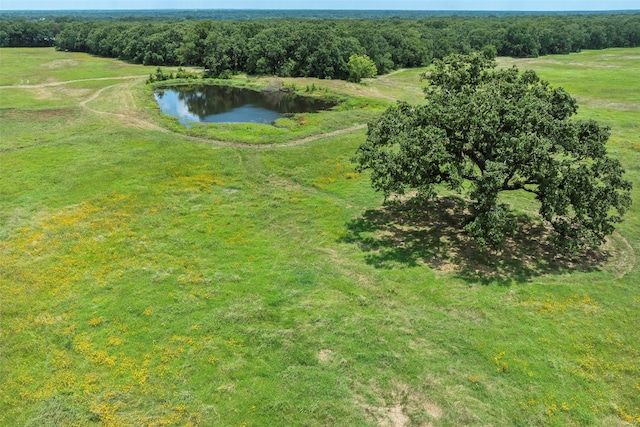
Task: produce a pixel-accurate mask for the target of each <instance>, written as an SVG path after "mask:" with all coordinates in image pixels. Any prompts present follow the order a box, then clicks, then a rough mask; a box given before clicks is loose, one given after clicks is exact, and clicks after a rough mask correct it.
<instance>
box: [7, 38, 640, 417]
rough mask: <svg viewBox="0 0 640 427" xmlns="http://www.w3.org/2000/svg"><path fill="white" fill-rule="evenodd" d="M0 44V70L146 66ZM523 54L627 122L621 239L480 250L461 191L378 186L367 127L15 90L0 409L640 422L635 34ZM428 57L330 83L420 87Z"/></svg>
mask: <svg viewBox="0 0 640 427" xmlns="http://www.w3.org/2000/svg"><path fill="white" fill-rule="evenodd" d="M0 57H1V58H2V61H0V78H1V80H2V82H3V83H2V84H4V85H7V84H11V85H20V84H24V83H25V81H24V80H29V83H33V82H39V83H45V82H49V81H54V80H55V81H64V80H79V79H83V76H82V75H81V74H85V73H84V72H82V73H81V72H80V70H85V71H86V74H85V75H84V78H101V77H119V76H132V75H138V74H140V75H145V74H148V73H149V71H150V70H149V69H147V68H144V67H136V66H131V65H127V64H122V63H120V62H118V61H113V60H106V59H99V58H93V57H89V56H86V55H79V54H70V53H60V52H55V51H53V50H51V49H33V50H24V49H16V50H13V49H3V50H0ZM65 61H74V62H73V63H71V62H65ZM52 62H54V63H56V64H60V65H59V67H60V68H58V69H55V70H53V69H52V70H49V69H48V68H47V67H44V66H43V65H44V64H50V63H52ZM502 62H503V63H505V64H506V65H510V63H511V62H513V61H512V60H508V61H507V60H504V61H502ZM515 62H517V63H519V64H523V65H524V67H525V68H534V69H536V70H538V71H539V73H540V75H541V76H542V77H543V78H545V79H547V80H549V81H550V82H551V83H552V84H554V85H563V86H565V87H566V88H567V90H569V91H570V93H572V94H573V95H575V96H577V97H578V98H579V99H581V100H584V103H583V105H582V107H581V109H580V114H581V115H583V116H584V117H595V118H597V119H598V120H602V121H603V122H605V123H607V124H609V125H610V126H611V127H612V140H611V144H610V152H611V153H612V154H613V155H615V156H616V157H618V158H620V160H621V161H622V162H623V164H624V165H625V167H626V168H627V171H628V174H627V176H628V178H629V179H631V180H632V181H633V182H634V192H633V198H634V205H633V206H632V208H631V210H630V211H629V213H628V215H627V218H626V221H625V223H623V224H621V225H620V227H619V228H618V230H617V232H616V234H615V235H614V237H613V239H611V241H610V242H609V243H608V244H607V246H606V250H607V251H608V256H605V255H601V256H594V257H593V259H590V260H581V261H580V262H577V263H575V264H570V263H562V262H557V260H554V259H553V256H548V255H546V254H544V249H545V248H543V247H540V246H539V245H536V244H535V243H532V242H531V241H528V240H527V239H524V240H522V241H519V242H517V243H516V244H515V246H513V247H512V248H510V251H509V253H503V254H499V255H493V256H486V257H485V256H484V255H482V254H481V253H478V252H477V251H474V250H473V248H472V247H469V245H468V244H467V242H466V241H465V240H464V239H463V238H461V237H460V236H459V235H458V234H456V233H455V232H454V231H453V227H452V224H453V225H455V223H456V221H457V220H458V218H457V217H456V216H455V213H453V212H454V210H455V203H456V202H455V200H449V199H447V200H443V201H442V202H441V203H439V204H436V205H434V206H429V207H427V209H426V211H425V214H424V215H420V216H418V217H416V216H412V215H411V213H410V212H404V211H402V210H387V211H381V210H378V209H377V208H378V207H379V205H380V203H381V197H380V196H379V195H377V194H375V193H374V192H373V191H372V190H371V189H370V187H369V184H368V179H367V176H365V175H358V174H356V173H354V171H353V165H352V164H351V163H350V161H349V159H350V157H351V156H352V155H353V153H354V151H355V149H356V147H357V146H358V145H359V144H360V143H361V142H362V141H363V140H364V138H365V131H364V130H358V131H355V132H352V133H347V134H343V135H340V136H336V137H333V138H325V139H317V140H314V141H311V142H308V143H306V144H303V145H298V146H292V147H280V148H278V147H271V148H269V149H262V148H234V147H221V146H216V145H215V144H206V143H202V142H197V141H193V140H189V139H187V138H186V137H185V136H181V135H177V134H174V133H171V132H167V131H166V130H165V129H160V128H153V127H148V126H147V127H145V126H141V123H143V122H144V123H147V120H148V119H149V117H152V115H151V114H149V113H147V112H146V111H145V110H144V108H145V105H141V104H140V102H139V100H140V99H141V97H142V96H143V92H142V91H143V88H142V86H141V85H140V84H137V83H136V81H135V80H133V79H132V80H131V81H130V82H129V83H130V84H123V83H127V82H128V81H127V80H124V81H123V80H116V81H114V80H112V81H102V80H99V81H95V80H93V81H84V82H78V83H72V84H69V85H61V86H52V87H42V88H38V89H19V88H1V89H0V316H1V317H0V322H1V323H0V327H1V329H0V425H6V426H16V425H28V426H53V425H78V426H85V425H95V426H134V425H136V426H137V425H151V426H162V425H180V426H184V425H202V426H217V425H219V426H265V425H274V426H280V425H283V426H284V425H287V426H329V425H348V426H377V425H378V426H428V425H433V426H460V425H478V426H480V425H483V426H484V425H505V426H506V425H521V426H530V425H547V424H548V425H556V426H567V425H594V426H596V425H597V426H600V425H611V426H614V425H615V426H619V425H635V424H640V346H639V345H638V342H640V332H639V331H638V327H637V325H638V324H640V314H639V313H640V291H639V288H638V283H640V268H639V267H638V262H637V260H638V259H639V258H638V257H639V256H640V227H638V224H639V223H640V219H639V218H638V213H639V212H640V197H638V196H639V193H638V191H639V188H640V176H639V167H640V157H639V156H640V155H639V151H640V131H639V130H638V128H637V122H638V120H637V117H638V114H637V109H638V100H637V99H636V98H634V95H633V94H634V93H635V94H637V93H639V92H640V75H639V74H638V73H639V70H640V50H638V49H627V50H605V51H599V52H584V53H581V54H575V55H569V56H559V57H552V58H549V57H547V58H540V59H538V60H523V61H515ZM605 63H606V64H608V65H610V66H611V67H610V68H611V69H609V68H604V67H602V66H601V64H605ZM63 64H67V65H66V66H65V65H63ZM611 70H615V75H616V76H618V78H615V79H613V80H614V81H612V79H609V78H608V77H607V76H608V75H609V74H607V73H609V72H611ZM411 73H414V76H415V80H413V79H412V78H411ZM21 76H23V77H21ZM418 77H419V71H418V70H409V71H404V72H401V73H397V74H395V75H392V76H387V77H384V78H379V79H376V80H372V81H369V82H367V86H362V87H355V86H351V85H349V84H346V83H344V84H343V83H339V82H322V81H317V80H316V81H314V84H315V85H317V86H322V85H324V84H326V85H328V86H329V87H331V89H336V87H337V86H338V85H339V86H340V87H339V89H340V90H343V91H346V92H348V93H349V91H351V92H350V93H352V94H356V93H358V92H364V93H365V96H367V97H374V96H379V97H380V98H382V99H385V100H388V99H389V98H393V97H395V96H397V97H398V98H404V99H407V100H413V99H416V100H418V98H417V97H416V96H415V94H416V93H417V92H419V90H420V82H419V79H418ZM394 81H395V82H396V83H395V84H396V85H397V86H394ZM308 83H311V82H310V81H301V82H300V83H299V85H306V84H308ZM114 85H117V86H114ZM410 85H413V86H410ZM111 86H113V88H111ZM104 88H108V89H104ZM102 89H104V90H103V92H101V93H100V96H98V97H96V98H95V99H93V100H92V101H91V102H90V103H88V105H87V106H88V107H91V108H85V107H83V106H82V103H83V102H85V101H87V100H89V99H91V98H92V97H93V96H94V95H95V94H96V93H97V91H100V90H102ZM119 106H121V107H119ZM119 108H121V109H119ZM126 116H128V117H131V118H132V119H130V120H126V119H124V117H126ZM134 119H135V120H134ZM140 120H142V121H140ZM345 121H346V120H345ZM512 203H514V204H515V206H514V207H515V208H516V209H521V210H523V211H528V210H530V208H531V203H532V202H531V201H530V200H529V199H527V198H526V197H522V198H518V197H517V196H514V197H513V200H512ZM538 254H539V256H537V255H538Z"/></svg>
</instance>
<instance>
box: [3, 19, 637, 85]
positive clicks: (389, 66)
mask: <svg viewBox="0 0 640 427" xmlns="http://www.w3.org/2000/svg"><path fill="white" fill-rule="evenodd" d="M183 12H184V11H183ZM183 12H179V11H175V12H174V13H170V12H166V11H147V12H146V13H145V12H143V11H128V12H115V11H112V12H104V11H103V12H96V11H91V12H88V11H85V12H82V13H80V12H78V13H79V15H73V16H60V15H55V14H54V15H53V16H48V15H42V13H37V12H33V14H32V15H29V14H28V13H27V12H24V13H22V12H20V13H17V12H14V13H7V14H0V47H17V46H23V47H27V46H55V47H56V48H57V49H59V50H63V51H78V52H87V53H90V54H93V55H100V56H107V57H113V58H119V59H123V60H126V61H131V62H135V63H142V64H145V65H162V66H178V65H180V66H202V67H205V69H206V70H207V75H210V76H219V75H228V74H230V73H236V72H241V73H249V74H269V75H273V74H275V75H279V76H288V77H318V78H332V79H347V78H349V75H350V74H349V72H350V70H349V67H348V62H349V58H350V57H351V56H352V55H357V56H364V55H366V56H368V57H369V58H370V59H371V60H372V61H373V63H374V64H375V66H376V70H377V72H378V73H379V74H386V73H388V72H390V71H392V70H394V69H398V68H406V67H418V66H422V65H428V64H430V63H431V61H432V59H433V58H444V57H445V56H447V55H450V54H453V53H466V54H468V53H470V52H471V51H475V50H483V51H485V52H493V54H494V55H500V56H505V55H510V56H530V57H533V56H538V55H546V54H557V53H569V52H577V51H580V49H601V48H605V47H631V46H640V19H639V17H640V15H639V14H637V13H622V14H618V13H616V14H611V13H593V14H573V15H571V14H569V15H566V14H560V15H559V14H555V15H553V14H552V15H544V14H541V15H520V14H516V15H513V16H511V15H509V14H507V15H505V16H487V14H483V13H481V12H473V13H471V14H467V16H440V15H438V14H435V15H433V16H430V15H428V16H425V15H422V14H421V13H420V12H409V11H405V12H406V13H402V12H401V11H393V12H392V11H368V12H366V11H359V12H358V11H341V12H339V15H338V16H339V17H341V18H340V19H333V18H332V19H312V18H309V19H303V18H300V17H298V18H296V16H303V15H300V14H303V12H302V11H288V12H287V13H286V14H285V15H284V16H288V17H289V18H282V17H278V16H279V15H278V14H280V13H284V12H283V11H260V13H259V14H255V13H249V12H246V11H245V12H246V13H248V15H250V16H260V17H262V18H267V17H268V19H243V18H242V17H243V15H244V14H245V12H242V11H227V12H224V13H223V11H215V15H216V16H220V17H224V16H227V17H229V18H233V20H225V19H216V20H211V19H200V17H210V16H211V13H210V12H206V11H199V12H197V13H196V12H195V11H188V14H191V13H193V14H194V16H190V15H188V16H184V14H183ZM254 12H255V11H254ZM321 12H322V11H304V14H307V13H312V14H318V13H319V14H320V15H322V13H321ZM325 12H327V11H325ZM334 12H335V11H334ZM360 12H362V13H365V14H369V15H371V16H373V17H371V18H366V19H354V17H358V16H359V13H360ZM43 13H44V12H43ZM52 13H53V12H52ZM60 13H62V12H60ZM109 13H111V15H109ZM327 13H328V12H327ZM335 13H338V12H335ZM396 13H397V14H398V16H396V15H395V14H396ZM34 14H35V15H34ZM274 14H275V16H274ZM390 14H391V15H390ZM491 15H493V13H492V14H491ZM331 16H333V15H331ZM367 16H368V15H367ZM414 16H415V17H414ZM349 17H351V18H349Z"/></svg>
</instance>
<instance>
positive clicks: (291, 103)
mask: <svg viewBox="0 0 640 427" xmlns="http://www.w3.org/2000/svg"><path fill="white" fill-rule="evenodd" d="M154 97H155V99H156V101H157V102H158V105H159V106H160V110H161V111H162V112H163V113H164V114H167V115H169V116H173V117H177V118H178V121H179V122H180V123H182V124H188V123H194V122H197V123H203V122H205V123H248V122H249V123H267V124H273V123H274V122H275V121H276V120H277V119H279V118H281V117H285V116H286V115H290V114H294V113H315V112H318V111H320V110H326V109H329V108H331V107H333V106H334V105H335V104H334V103H332V102H329V101H326V100H320V99H316V98H311V97H305V96H297V95H294V94H292V93H287V92H282V91H276V92H258V91H255V90H250V89H243V88H235V87H230V86H175V87H167V88H163V89H157V90H156V92H155V93H154Z"/></svg>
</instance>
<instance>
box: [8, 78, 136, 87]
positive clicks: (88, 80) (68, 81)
mask: <svg viewBox="0 0 640 427" xmlns="http://www.w3.org/2000/svg"><path fill="white" fill-rule="evenodd" d="M146 77H148V76H142V75H137V76H121V77H96V78H92V79H78V80H65V81H63V82H51V83H39V84H35V85H4V86H0V89H38V88H43V87H52V86H64V85H68V84H71V83H80V82H97V81H106V80H131V79H141V78H146Z"/></svg>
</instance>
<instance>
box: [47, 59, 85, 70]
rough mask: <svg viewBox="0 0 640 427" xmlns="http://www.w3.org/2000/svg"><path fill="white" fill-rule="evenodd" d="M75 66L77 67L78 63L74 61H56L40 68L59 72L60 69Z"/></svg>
mask: <svg viewBox="0 0 640 427" xmlns="http://www.w3.org/2000/svg"><path fill="white" fill-rule="evenodd" d="M76 66H78V61H74V60H73V59H57V60H55V61H50V62H47V63H44V64H42V65H41V67H43V68H48V69H50V70H59V69H61V68H71V67H76Z"/></svg>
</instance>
